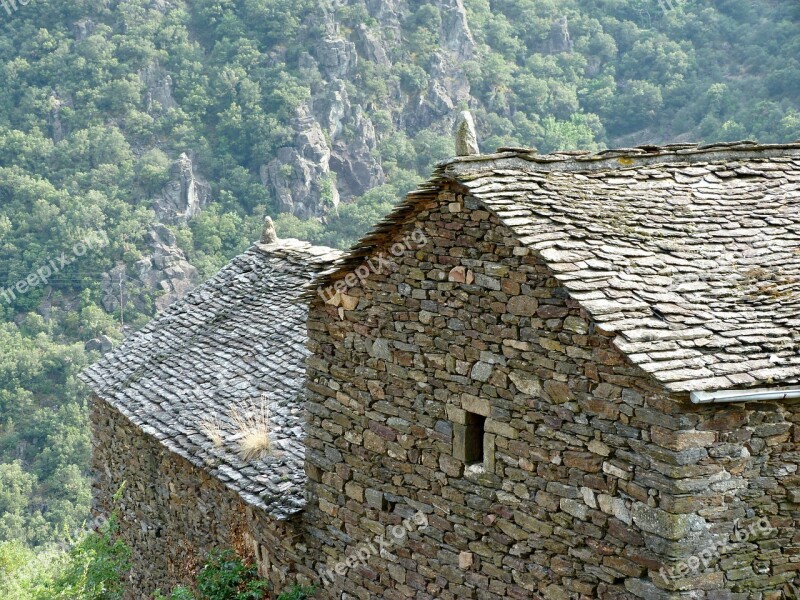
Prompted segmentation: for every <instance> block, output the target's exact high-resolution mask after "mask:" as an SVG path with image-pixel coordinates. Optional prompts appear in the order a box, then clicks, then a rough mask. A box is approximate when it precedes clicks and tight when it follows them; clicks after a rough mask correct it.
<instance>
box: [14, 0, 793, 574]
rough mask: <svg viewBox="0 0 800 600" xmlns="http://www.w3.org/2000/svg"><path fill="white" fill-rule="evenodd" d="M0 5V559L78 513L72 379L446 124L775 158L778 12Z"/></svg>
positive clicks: (786, 92)
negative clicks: (754, 149) (709, 147)
mask: <svg viewBox="0 0 800 600" xmlns="http://www.w3.org/2000/svg"><path fill="white" fill-rule="evenodd" d="M15 6H16V9H15V10H11V9H9V8H6V10H4V11H0V18H1V19H0V30H2V35H0V542H2V541H7V542H11V541H13V542H14V543H15V544H17V545H18V547H22V546H25V547H28V548H35V549H42V551H44V549H45V548H47V547H49V546H50V545H51V544H53V543H62V542H64V540H68V539H70V536H72V535H74V534H75V532H77V531H79V530H80V529H81V528H83V527H84V526H85V523H86V520H87V518H88V506H89V496H90V493H89V484H88V466H87V465H88V461H89V454H90V450H91V443H90V437H89V432H88V428H87V422H86V410H87V398H86V391H85V389H84V388H83V387H82V386H81V385H80V384H79V383H78V380H77V373H78V372H79V371H80V369H81V368H83V367H84V366H85V365H87V364H88V363H89V362H90V361H92V360H94V359H96V358H97V357H98V356H99V353H100V352H103V351H106V350H108V349H109V348H110V347H112V346H113V345H115V344H118V343H119V342H120V341H121V340H122V339H123V337H124V335H127V334H129V333H130V332H131V331H133V330H135V329H136V328H138V327H140V326H141V325H142V324H143V323H145V322H146V321H147V320H148V319H149V318H150V317H151V316H152V315H153V314H155V312H156V311H157V310H159V309H161V308H163V307H164V306H165V305H166V304H168V303H169V301H171V300H173V299H174V298H176V297H179V296H180V295H181V293H183V292H184V291H185V290H186V289H188V288H189V287H190V286H191V285H193V284H195V283H197V282H198V281H199V280H201V279H202V278H203V277H206V276H209V275H211V274H213V273H214V272H215V271H216V270H217V269H218V268H220V267H221V266H222V265H223V264H224V263H225V262H226V261H227V260H228V259H229V258H231V257H232V256H234V255H235V254H237V253H239V252H241V251H243V250H244V249H245V248H246V247H248V246H249V245H250V244H251V243H252V242H253V241H254V240H256V239H257V238H258V236H259V231H260V225H261V223H262V221H263V218H264V216H265V215H271V216H273V217H274V218H275V220H276V223H277V227H278V233H279V234H280V235H281V236H283V237H302V238H307V239H310V240H312V241H314V242H318V243H321V244H327V245H333V246H338V247H346V246H347V245H349V244H351V243H352V242H353V241H354V240H355V239H357V238H358V236H359V235H361V234H362V233H364V232H365V231H366V230H367V228H368V227H369V226H370V225H371V224H372V223H374V222H375V221H376V220H377V219H378V218H379V217H380V216H381V215H382V214H384V213H385V212H386V211H387V210H388V209H389V208H390V207H391V206H392V204H393V203H394V202H396V201H397V199H398V198H399V197H400V196H401V195H402V194H403V193H404V192H406V191H407V190H409V189H411V188H412V187H413V186H415V185H416V184H417V183H418V182H419V181H421V179H422V178H424V177H426V176H427V174H428V173H429V171H430V169H431V166H432V165H433V164H435V163H436V162H437V161H439V160H441V159H443V158H445V157H447V156H449V155H450V154H452V152H453V148H452V141H451V136H450V128H451V127H452V123H453V118H454V116H455V115H456V114H457V112H458V110H460V109H463V108H470V109H471V110H472V111H473V113H474V115H475V117H476V121H477V124H478V131H479V134H480V139H481V145H482V148H483V150H485V151H490V150H492V149H494V148H496V147H499V146H528V147H531V146H534V147H536V148H538V150H539V151H540V152H548V151H552V150H555V149H574V148H584V149H600V148H604V147H609V146H631V145H637V144H642V143H659V142H665V141H701V142H702V141H706V142H708V141H717V140H736V139H745V138H749V139H758V140H761V141H764V142H779V141H790V140H796V139H798V138H800V28H799V27H798V24H800V4H798V3H797V2H796V0H763V1H760V2H752V1H751V0H709V1H706V2H699V1H695V0H580V1H579V0H464V2H463V4H462V1H461V0H431V1H425V0H388V1H383V2H373V1H371V0H346V1H342V0H339V1H336V2H333V1H332V2H324V1H321V2H312V1H311V0H269V1H267V0H191V1H186V0H124V1H118V0H112V1H111V2H105V1H103V2H101V1H99V0H71V1H69V2H68V1H66V0H50V1H49V2H47V3H37V2H32V3H29V4H27V5H21V4H16V5H15ZM99 233H102V237H103V240H104V243H102V244H97V243H95V244H92V243H90V242H89V241H87V240H90V239H92V237H93V236H94V237H95V238H96V237H97V236H98V234H99ZM47 551H48V552H50V551H52V549H48V550H47ZM2 569H3V564H2V561H0V573H2ZM0 587H2V586H0Z"/></svg>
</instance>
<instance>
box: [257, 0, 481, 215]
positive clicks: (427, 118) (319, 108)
mask: <svg viewBox="0 0 800 600" xmlns="http://www.w3.org/2000/svg"><path fill="white" fill-rule="evenodd" d="M336 4H337V7H336V8H338V9H339V13H341V12H342V9H343V8H347V9H350V10H351V11H352V10H361V11H362V13H361V14H364V15H366V17H367V18H365V19H364V21H365V22H361V23H358V24H357V25H355V26H354V27H345V26H342V24H341V23H340V22H339V21H338V20H337V13H336V12H335V11H334V10H324V9H321V10H320V12H319V13H318V14H317V15H316V17H317V19H318V20H319V22H318V23H317V24H316V25H317V26H316V27H310V28H309V30H310V31H315V30H318V31H322V32H324V33H323V35H322V36H321V37H319V39H315V40H314V39H309V40H307V47H308V49H309V51H308V52H306V53H304V54H303V56H302V57H301V58H300V66H301V68H302V69H304V70H306V71H312V72H314V73H315V74H318V81H319V83H318V85H317V86H315V87H314V88H313V89H312V90H311V96H310V99H309V100H308V102H307V103H305V104H304V105H303V106H302V107H300V109H298V114H297V118H295V119H294V120H293V122H292V127H293V129H294V132H295V139H294V143H293V144H292V145H291V146H286V147H284V148H281V149H280V150H279V151H278V152H277V154H276V156H275V157H274V158H273V159H272V160H271V161H270V162H269V163H267V164H265V165H263V166H262V168H261V179H262V181H263V183H264V185H265V186H267V188H268V189H269V190H270V192H271V193H272V195H273V197H274V198H276V199H277V204H278V207H279V210H280V211H282V212H291V213H293V214H295V215H297V216H299V217H304V218H308V217H313V216H320V215H323V214H325V213H326V212H327V211H328V210H330V209H331V208H333V207H335V206H336V205H337V204H338V203H339V202H340V201H344V202H346V201H347V200H349V199H350V198H353V197H355V196H360V195H361V194H363V193H364V192H366V191H367V190H369V189H371V188H373V187H375V186H377V185H380V184H382V183H384V182H385V180H386V176H385V173H384V169H383V167H382V165H381V162H380V159H379V157H378V156H377V153H376V148H377V143H378V139H377V137H378V136H377V134H376V127H375V124H374V123H373V122H372V120H371V119H370V117H369V116H368V115H367V112H368V111H367V110H366V109H367V108H369V109H372V110H370V111H369V112H374V109H376V108H379V109H383V110H385V111H386V112H387V113H388V114H389V115H390V118H391V119H392V127H391V129H397V128H399V129H401V130H403V131H405V132H407V133H408V134H409V135H413V134H415V133H417V132H419V131H421V130H423V129H427V128H431V127H432V128H434V129H437V130H439V131H441V132H442V133H445V132H447V135H449V130H450V128H451V126H452V123H453V118H454V116H455V109H456V108H457V107H458V106H459V105H470V104H472V103H473V102H474V100H473V99H472V97H471V96H470V89H469V83H468V81H467V77H466V75H465V73H464V70H463V66H462V65H463V62H464V61H465V60H469V59H470V58H472V57H473V55H474V53H475V40H474V39H473V37H472V33H471V32H470V29H469V24H468V23H467V14H466V10H465V8H464V4H463V2H462V0H437V1H436V2H435V3H434V5H435V8H436V10H437V11H438V12H439V15H438V19H437V20H440V21H441V25H440V26H439V27H438V32H437V35H438V40H435V43H436V45H437V46H438V50H436V52H435V53H434V55H433V56H432V57H431V61H430V70H429V72H428V73H427V77H426V79H427V82H426V83H425V85H424V86H422V87H420V88H419V89H408V87H407V86H406V87H405V88H404V86H403V84H402V78H397V77H393V76H391V75H390V74H391V73H392V72H393V69H394V68H395V67H396V66H397V61H398V58H397V57H398V56H399V55H400V54H401V53H400V52H399V51H400V49H401V48H403V47H404V44H405V43H406V40H404V35H405V28H404V25H405V24H406V21H407V20H408V19H409V18H410V16H411V15H412V14H413V11H412V7H411V6H410V3H409V2H407V1H406V0H388V1H380V2H379V1H376V0H346V1H345V2H339V3H336ZM370 23H371V24H370ZM366 71H377V72H379V73H382V74H383V77H385V80H384V83H385V84H386V87H387V92H388V93H387V100H388V101H387V104H386V105H385V106H381V107H375V106H370V107H366V106H362V105H361V104H360V103H358V102H357V101H353V100H351V98H350V94H349V93H348V88H352V86H354V85H355V86H358V85H361V84H362V83H363V77H364V75H363V74H364V73H365V72H366Z"/></svg>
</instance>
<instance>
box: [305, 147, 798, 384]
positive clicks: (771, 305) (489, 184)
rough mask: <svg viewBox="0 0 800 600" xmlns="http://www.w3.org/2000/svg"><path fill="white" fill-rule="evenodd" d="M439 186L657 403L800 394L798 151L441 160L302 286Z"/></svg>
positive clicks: (685, 150)
mask: <svg viewBox="0 0 800 600" xmlns="http://www.w3.org/2000/svg"><path fill="white" fill-rule="evenodd" d="M445 183H454V184H456V185H458V186H462V187H463V188H464V189H465V191H467V192H468V193H470V194H472V195H474V196H475V197H477V198H479V199H480V200H482V201H483V203H484V204H485V205H486V206H487V207H488V208H489V210H491V211H492V212H494V213H495V214H496V215H497V216H498V217H499V218H500V220H501V221H502V222H503V223H504V224H505V225H507V226H508V227H509V228H511V229H512V230H513V231H514V232H515V233H516V235H517V236H518V237H519V239H520V241H522V243H524V244H526V245H527V246H529V247H530V248H532V249H534V250H535V251H536V252H537V253H538V255H539V256H540V257H541V258H542V259H543V260H544V261H545V262H546V263H547V264H548V265H549V267H550V268H551V269H552V270H553V272H554V273H555V276H556V278H557V279H558V280H559V281H560V282H561V283H562V284H563V285H564V287H565V288H566V289H567V291H568V292H569V293H570V294H571V296H572V297H573V298H575V299H576V300H578V301H579V302H580V304H581V306H582V307H583V308H584V309H585V310H586V311H587V312H588V313H589V315H590V316H591V317H592V319H593V320H594V321H595V322H596V323H597V325H598V326H599V327H600V328H602V329H603V330H606V331H609V332H616V333H617V336H616V338H615V344H616V345H617V347H618V348H619V349H620V350H622V351H623V352H624V353H625V354H627V355H628V357H629V358H630V359H631V361H633V362H634V363H635V364H637V365H639V366H640V367H641V368H642V369H644V370H645V371H647V372H648V373H650V374H651V375H652V376H653V377H654V378H655V379H656V380H657V381H658V382H660V383H661V384H663V385H664V387H665V388H667V389H668V390H671V391H676V392H680V391H690V390H721V389H728V388H734V387H753V386H756V385H769V384H778V383H781V384H789V383H795V382H798V381H800V143H793V144H779V145H757V144H755V143H753V142H738V143H733V144H716V145H713V146H705V147H698V146H697V145H694V144H677V145H671V146H665V147H656V146H643V147H640V148H632V149H621V150H610V151H606V152H602V153H599V154H588V153H582V152H571V153H558V154H552V155H539V154H536V152H535V151H531V150H526V149H507V150H504V151H498V153H496V154H493V155H482V156H470V157H460V158H457V159H453V160H451V161H448V162H446V163H443V164H442V165H440V167H439V168H438V170H437V172H436V174H435V176H434V178H433V179H432V180H431V181H430V182H429V183H428V184H426V185H425V186H424V187H423V188H421V189H420V190H418V191H416V192H414V193H412V194H410V195H409V196H408V197H407V198H406V200H405V201H404V202H403V203H401V204H400V205H399V206H398V208H397V209H396V210H395V211H394V212H393V213H392V214H391V215H389V216H388V217H387V218H386V219H385V220H384V221H383V222H382V223H380V224H379V225H378V227H377V228H376V229H375V230H374V231H373V232H372V233H371V234H369V235H368V236H366V237H365V238H364V239H363V240H362V241H361V242H360V243H359V244H358V245H357V246H356V247H355V248H354V249H353V250H352V251H351V252H350V253H349V254H348V255H347V256H346V257H343V258H342V259H341V260H340V261H339V262H338V263H337V265H336V266H335V267H334V268H332V269H330V270H329V271H328V272H326V273H325V274H324V275H323V276H322V277H321V278H320V280H319V281H317V282H316V283H315V284H314V286H316V285H323V286H327V285H330V284H331V283H332V282H334V281H335V280H336V279H339V278H341V277H342V276H343V274H345V273H347V272H349V271H351V270H352V269H354V268H355V267H356V266H358V265H359V264H361V262H362V261H363V259H364V257H366V256H367V255H369V254H371V253H372V252H373V251H374V250H376V249H377V248H379V247H382V245H383V244H385V242H386V240H387V238H388V237H390V236H391V232H392V231H393V230H394V229H396V227H398V226H399V224H400V223H405V222H408V221H409V220H413V218H414V215H415V212H416V207H417V206H421V205H423V204H424V203H425V201H427V200H429V199H432V198H433V197H435V196H436V193H437V192H438V189H439V188H440V187H441V186H442V185H443V184H445ZM309 294H310V290H309Z"/></svg>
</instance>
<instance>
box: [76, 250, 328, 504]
mask: <svg viewBox="0 0 800 600" xmlns="http://www.w3.org/2000/svg"><path fill="white" fill-rule="evenodd" d="M338 255H339V253H338V252H336V251H333V250H330V249H329V248H319V247H313V246H311V245H310V244H307V243H305V242H298V241H297V240H281V241H279V242H277V243H275V244H271V245H262V244H256V245H255V246H253V247H252V248H251V249H250V250H248V251H247V252H245V253H244V254H242V255H240V256H238V257H236V258H234V259H233V260H232V261H231V262H230V263H229V264H228V265H227V266H226V267H224V268H223V269H222V270H221V271H220V272H219V273H218V274H217V275H216V276H214V277H213V278H211V279H210V280H209V281H207V282H206V283H204V284H203V285H201V286H199V287H198V288H196V289H195V290H193V291H192V292H190V293H189V294H188V295H187V296H186V297H185V298H184V299H183V300H180V301H178V302H176V303H174V304H173V305H171V306H170V307H169V308H168V309H167V310H166V311H165V312H164V313H163V314H161V315H160V316H159V317H157V318H155V319H154V320H153V321H151V322H150V323H149V324H148V325H146V326H145V327H144V328H143V329H142V330H140V331H139V332H137V333H136V334H134V335H132V336H131V337H129V338H128V339H127V340H126V341H125V343H124V344H122V345H121V346H120V347H119V348H117V349H115V350H114V351H113V352H111V353H109V354H107V355H106V356H104V357H103V358H102V359H101V360H100V361H99V362H98V363H96V364H94V365H92V366H91V367H90V368H88V369H87V370H86V371H84V373H83V374H82V376H81V377H82V379H83V380H84V381H85V382H86V383H87V384H88V385H89V386H90V387H91V388H92V390H93V391H94V392H95V393H96V394H97V395H98V396H100V397H101V398H103V399H104V400H105V401H106V402H108V403H109V404H111V405H112V406H114V407H115V408H117V409H118V410H119V411H120V412H122V413H123V414H124V415H125V416H126V417H128V418H129V419H130V420H131V421H132V422H133V423H134V424H135V425H137V426H138V427H139V428H140V429H142V430H143V431H144V432H146V433H148V434H150V435H153V436H154V437H155V438H156V439H158V440H159V441H160V442H161V443H162V444H163V445H164V446H166V447H167V448H168V449H169V450H171V451H173V452H175V453H177V454H179V455H181V456H183V457H184V458H186V459H187V460H189V461H190V462H192V463H193V464H195V465H196V466H198V467H200V468H203V469H205V470H206V471H208V472H210V473H211V474H212V475H213V476H214V477H216V478H218V479H219V480H221V481H222V482H223V483H225V484H226V485H227V486H228V487H230V488H232V489H234V490H235V491H237V492H238V493H239V494H240V495H241V496H242V497H243V498H244V499H245V500H246V501H247V502H249V503H250V504H253V505H255V506H259V507H261V508H264V509H265V510H267V511H269V512H270V514H272V515H273V516H275V517H276V518H285V517H287V516H289V515H291V514H292V513H294V512H297V511H298V510H300V509H301V508H302V506H303V505H304V500H303V487H304V481H305V475H304V472H303V466H302V465H303V458H304V453H305V449H304V446H303V443H302V438H303V431H302V421H301V403H302V392H303V385H304V378H305V358H306V355H307V350H306V349H305V342H306V337H307V336H306V313H307V310H306V307H305V305H304V304H302V303H298V302H297V301H296V296H297V294H298V293H299V291H300V290H301V288H302V286H304V285H306V284H307V283H308V282H309V281H310V279H311V278H312V277H313V275H314V273H315V271H317V270H319V269H320V268H321V265H324V264H327V263H328V262H329V261H330V260H332V259H334V258H336V257H337V256H338ZM262 394H263V395H265V397H266V400H267V402H268V403H269V414H270V433H271V440H272V444H273V447H274V449H275V452H274V454H273V455H272V456H270V457H268V458H267V459H265V460H263V461H261V460H256V461H250V462H245V461H243V460H242V459H241V457H240V456H239V453H238V444H237V435H236V431H237V427H236V424H235V423H234V422H233V420H232V417H231V409H232V408H233V407H238V408H239V409H241V410H244V411H248V410H252V411H257V410H258V409H259V408H260V405H261V402H262V401H261V396H262ZM206 423H213V424H215V425H217V426H218V427H219V428H220V430H221V433H222V438H223V440H222V444H221V445H219V446H215V445H214V443H213V442H212V440H211V439H210V438H209V436H208V435H207V434H206V433H204V432H203V429H204V425H205V424H206Z"/></svg>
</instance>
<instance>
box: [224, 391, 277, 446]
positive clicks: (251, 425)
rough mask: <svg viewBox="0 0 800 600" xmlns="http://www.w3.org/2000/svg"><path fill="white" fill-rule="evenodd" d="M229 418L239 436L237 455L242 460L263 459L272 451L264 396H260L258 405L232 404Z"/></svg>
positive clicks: (267, 410)
mask: <svg viewBox="0 0 800 600" xmlns="http://www.w3.org/2000/svg"><path fill="white" fill-rule="evenodd" d="M231 419H232V420H233V423H234V425H235V426H236V433H237V434H238V437H239V440H238V442H239V457H240V458H241V459H242V460H244V461H246V462H250V461H251V460H256V459H259V460H263V459H265V458H266V457H267V456H269V455H270V454H271V453H272V440H271V439H270V435H269V406H268V403H267V399H266V397H264V396H262V398H261V404H260V406H254V407H247V406H243V405H238V406H234V407H233V408H232V409H231Z"/></svg>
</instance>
